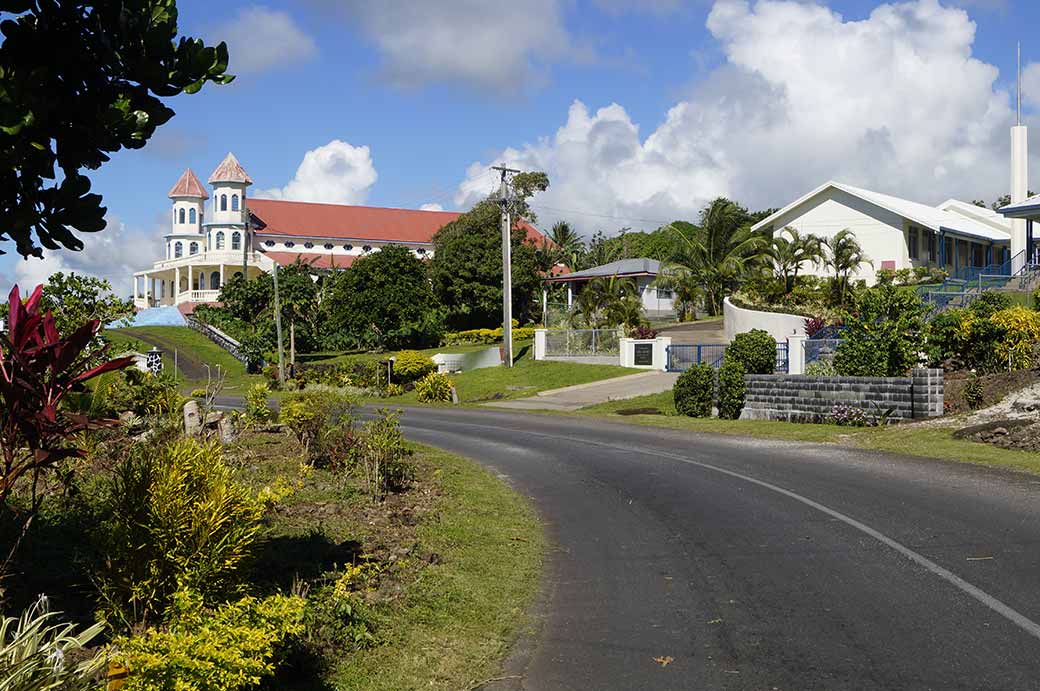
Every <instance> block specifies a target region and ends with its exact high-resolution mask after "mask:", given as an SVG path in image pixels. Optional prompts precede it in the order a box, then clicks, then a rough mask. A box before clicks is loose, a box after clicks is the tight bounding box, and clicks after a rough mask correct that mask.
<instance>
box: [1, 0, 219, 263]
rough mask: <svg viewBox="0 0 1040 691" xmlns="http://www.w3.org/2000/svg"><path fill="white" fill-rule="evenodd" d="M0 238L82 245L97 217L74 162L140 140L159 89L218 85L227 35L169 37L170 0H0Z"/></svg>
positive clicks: (34, 247) (92, 164)
mask: <svg viewBox="0 0 1040 691" xmlns="http://www.w3.org/2000/svg"><path fill="white" fill-rule="evenodd" d="M0 19H2V20H3V42H2V44H0V171H2V172H0V216H2V217H3V218H4V220H5V222H4V225H3V226H2V227H0V242H5V241H14V243H15V246H16V249H17V251H18V253H19V254H21V255H23V256H29V255H35V256H43V250H42V248H43V247H45V248H47V249H51V250H53V249H57V248H58V247H59V246H64V247H66V248H67V249H70V250H80V249H83V242H82V240H81V239H80V238H78V237H77V236H76V235H75V234H73V231H74V230H75V231H78V232H86V233H89V232H97V231H100V230H102V229H104V228H105V211H106V209H105V207H103V206H102V205H101V195H99V194H91V193H90V179H89V178H88V177H87V176H86V175H84V174H83V173H82V172H81V171H83V170H84V169H85V170H96V169H97V168H99V167H101V165H102V164H104V163H106V162H107V161H108V160H109V154H111V153H114V152H117V151H119V150H121V149H124V148H127V149H140V148H141V147H143V146H144V145H145V144H146V143H147V142H148V140H149V139H150V138H151V137H152V135H153V134H155V130H156V128H158V127H159V126H161V125H163V124H165V123H166V122H167V121H169V120H170V118H172V117H173V115H174V112H173V110H171V109H170V107H169V106H168V105H167V104H168V102H169V99H170V98H171V97H173V96H177V95H178V94H181V93H189V94H192V93H195V92H197V91H198V90H199V89H201V88H202V87H203V85H205V83H206V82H213V83H216V84H227V83H228V82H230V81H231V80H232V78H233V77H232V76H231V75H228V74H226V70H227V65H228V52H227V46H225V44H223V43H221V44H219V45H217V46H215V47H209V46H206V45H205V44H204V43H203V42H202V40H200V39H194V38H189V37H178V36H177V4H176V2H175V0H123V1H122V2H96V1H95V2H82V1H80V0H47V1H46V2H40V1H37V2H26V1H24V0H18V1H14V0H9V1H8V2H3V3H0Z"/></svg>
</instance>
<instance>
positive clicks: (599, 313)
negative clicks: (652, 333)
mask: <svg viewBox="0 0 1040 691" xmlns="http://www.w3.org/2000/svg"><path fill="white" fill-rule="evenodd" d="M633 300H634V301H635V303H637V304H638V309H637V308H636V307H635V306H634V305H633V304H632V301H633ZM637 311H638V315H639V316H638V317H637V318H636V326H638V325H639V323H640V321H641V320H642V303H641V302H639V292H638V291H637V290H636V284H635V282H634V281H633V280H632V279H631V278H618V277H616V276H613V277H610V278H596V279H593V280H591V281H589V282H588V283H587V284H585V287H584V288H583V289H582V290H581V292H580V293H578V295H577V297H576V298H575V304H574V310H573V312H572V313H571V324H572V326H575V327H578V326H585V327H591V328H597V329H598V328H603V327H609V326H618V325H619V324H627V323H628V322H629V321H630V320H631V318H632V317H631V315H632V314H633V313H634V312H637Z"/></svg>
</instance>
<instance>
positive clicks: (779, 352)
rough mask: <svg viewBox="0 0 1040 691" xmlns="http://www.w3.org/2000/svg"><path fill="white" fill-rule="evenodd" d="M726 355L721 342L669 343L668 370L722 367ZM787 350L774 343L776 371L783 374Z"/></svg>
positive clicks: (787, 361)
mask: <svg viewBox="0 0 1040 691" xmlns="http://www.w3.org/2000/svg"><path fill="white" fill-rule="evenodd" d="M725 355H726V346H725V344H722V343H695V344H680V345H671V346H668V348H667V360H668V365H667V366H668V371H669V372H685V371H686V370H688V369H689V368H690V367H693V366H694V365H700V364H707V365H711V366H712V367H714V368H716V369H718V368H719V367H722V361H723V358H724V357H725ZM788 364H789V360H788V352H787V344H786V343H777V344H776V372H777V373H778V374H784V373H786V372H787V369H788Z"/></svg>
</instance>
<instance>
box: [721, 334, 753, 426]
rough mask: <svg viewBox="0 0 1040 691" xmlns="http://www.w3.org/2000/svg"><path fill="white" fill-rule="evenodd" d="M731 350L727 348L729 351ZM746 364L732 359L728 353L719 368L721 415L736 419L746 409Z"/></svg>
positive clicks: (727, 418) (728, 418)
mask: <svg viewBox="0 0 1040 691" xmlns="http://www.w3.org/2000/svg"><path fill="white" fill-rule="evenodd" d="M728 352H729V351H728V350H727V353H728ZM745 374H747V372H746V371H745V369H744V365H743V364H742V363H740V362H738V361H736V360H731V359H730V358H729V356H728V354H727V357H726V359H725V361H723V363H722V367H720V368H719V417H720V418H723V419H725V420H736V419H737V418H739V417H740V411H741V410H743V409H744V393H745V386H744V375H745Z"/></svg>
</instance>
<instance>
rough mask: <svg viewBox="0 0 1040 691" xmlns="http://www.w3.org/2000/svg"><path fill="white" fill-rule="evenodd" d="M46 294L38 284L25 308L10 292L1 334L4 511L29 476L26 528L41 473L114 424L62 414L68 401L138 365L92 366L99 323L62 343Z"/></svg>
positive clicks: (0, 493) (0, 485)
mask: <svg viewBox="0 0 1040 691" xmlns="http://www.w3.org/2000/svg"><path fill="white" fill-rule="evenodd" d="M42 292H43V286H38V287H37V288H36V290H35V291H34V292H33V294H32V296H31V297H29V299H28V300H26V301H25V304H22V301H21V296H20V295H19V292H18V286H17V285H16V286H15V287H14V288H12V289H11V294H10V296H9V298H8V306H9V313H8V323H7V333H6V334H3V335H0V451H2V453H3V475H2V476H0V513H6V510H7V508H8V500H9V499H10V496H11V493H12V491H14V488H15V486H16V485H17V484H18V482H19V481H20V480H22V479H23V478H27V480H28V481H29V482H31V487H32V496H31V507H30V509H29V511H28V513H27V516H26V519H25V522H24V528H28V523H29V522H30V521H31V520H32V516H33V515H34V514H35V513H36V511H37V510H38V509H39V498H38V494H37V492H36V488H37V486H38V485H39V481H40V476H41V474H42V473H43V472H44V471H46V470H48V469H50V468H53V467H54V466H55V464H57V463H58V462H59V461H61V460H62V459H65V458H69V457H74V456H83V455H84V452H83V451H82V450H80V449H78V448H76V447H75V446H74V445H73V444H72V443H71V441H70V438H71V437H72V436H73V435H74V434H76V433H78V432H80V431H82V430H86V429H93V428H98V427H102V426H106V425H109V424H112V422H113V421H111V420H98V419H91V418H90V417H89V416H87V415H81V414H75V413H72V412H70V411H68V410H64V409H63V408H62V405H61V403H62V400H63V399H64V398H65V396H66V395H68V394H69V393H70V392H72V391H75V390H77V389H81V388H82V385H83V382H86V381H87V380H89V379H92V378H94V377H96V376H98V375H99V374H102V373H104V372H110V371H112V370H117V369H120V368H122V367H126V366H127V365H129V364H130V363H131V362H133V358H132V357H125V358H118V359H115V360H110V361H108V362H105V363H104V364H101V365H97V366H93V367H92V366H91V357H94V358H96V357H97V352H96V351H95V352H93V353H92V352H90V346H91V345H92V343H93V341H94V337H95V336H96V335H97V333H98V331H99V330H100V328H101V323H100V322H99V321H97V320H92V321H88V322H87V323H86V324H84V325H83V326H81V327H79V328H78V329H76V331H75V332H73V333H72V334H69V335H68V336H65V337H62V336H61V335H60V334H59V333H58V329H57V327H56V326H55V321H54V316H53V315H52V314H51V313H50V312H47V313H46V314H40V296H41V295H42ZM94 361H96V359H95V360H94ZM23 535H24V529H23ZM19 541H20V538H19ZM15 547H17V543H16V544H15ZM12 554H13V550H12ZM8 560H10V555H9V556H8ZM5 565H6V562H5ZM0 571H2V568H0Z"/></svg>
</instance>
